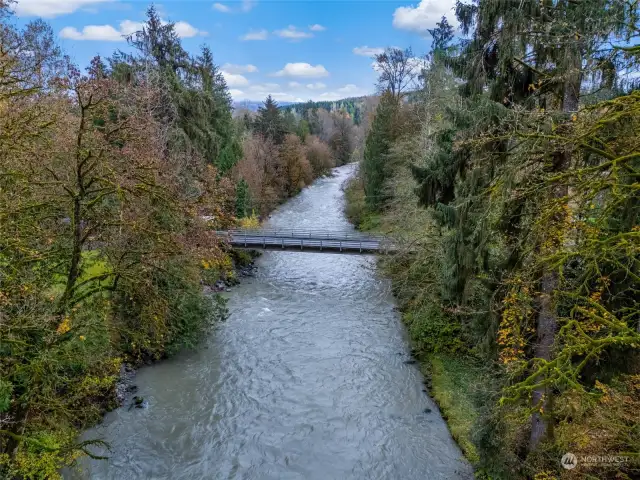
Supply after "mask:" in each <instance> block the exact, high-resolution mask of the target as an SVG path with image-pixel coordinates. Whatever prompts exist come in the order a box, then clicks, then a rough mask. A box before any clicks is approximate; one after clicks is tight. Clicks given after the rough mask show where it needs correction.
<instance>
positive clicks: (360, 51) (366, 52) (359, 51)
mask: <svg viewBox="0 0 640 480" xmlns="http://www.w3.org/2000/svg"><path fill="white" fill-rule="evenodd" d="M353 53H355V54H356V55H362V56H363V57H373V56H374V55H380V54H381V53H384V48H382V47H367V46H366V45H365V46H363V47H356V48H354V49H353Z"/></svg>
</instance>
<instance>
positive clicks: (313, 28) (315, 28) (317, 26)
mask: <svg viewBox="0 0 640 480" xmlns="http://www.w3.org/2000/svg"><path fill="white" fill-rule="evenodd" d="M326 29H327V27H323V26H322V25H320V24H319V23H316V24H315V25H309V30H311V31H312V32H324V31H325V30H326Z"/></svg>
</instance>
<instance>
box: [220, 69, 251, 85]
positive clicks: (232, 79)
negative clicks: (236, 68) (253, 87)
mask: <svg viewBox="0 0 640 480" xmlns="http://www.w3.org/2000/svg"><path fill="white" fill-rule="evenodd" d="M222 76H223V77H224V80H225V81H226V82H227V86H228V87H246V86H247V85H249V80H247V79H246V78H245V77H243V76H242V75H237V74H234V73H229V72H225V71H224V70H223V71H222Z"/></svg>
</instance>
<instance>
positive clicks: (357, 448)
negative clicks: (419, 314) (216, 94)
mask: <svg viewBox="0 0 640 480" xmlns="http://www.w3.org/2000/svg"><path fill="white" fill-rule="evenodd" d="M352 173H353V166H352V165H347V166H345V167H340V168H338V169H335V170H334V176H332V177H328V178H323V179H320V180H318V181H317V182H316V183H314V184H313V185H312V186H310V187H309V188H307V189H306V190H304V191H303V192H302V193H301V194H300V195H299V196H298V197H296V198H294V199H292V200H291V201H289V202H288V203H286V204H285V205H283V206H282V207H281V208H280V209H279V210H278V211H276V212H275V213H274V214H273V215H272V217H271V219H270V220H269V223H270V226H272V227H281V228H285V227H287V228H293V227H295V228H301V229H324V228H326V229H328V230H329V229H330V230H342V229H344V230H347V229H352V228H353V227H351V226H350V225H349V223H348V222H347V220H346V219H345V218H344V216H343V214H342V208H343V201H344V200H343V194H342V190H341V185H342V183H343V182H344V181H345V180H346V179H347V178H348V177H349V176H350V175H351V174H352ZM374 262H375V259H374V258H373V257H370V256H357V255H327V254H321V253H296V252H273V251H271V252H266V253H264V255H263V256H262V257H261V258H260V259H259V260H258V262H257V265H258V273H257V275H256V276H255V277H253V278H250V279H248V280H246V281H244V282H243V283H242V284H241V285H240V286H239V287H237V288H235V289H234V290H233V291H232V292H231V293H229V294H227V295H228V297H229V309H230V312H231V315H230V317H229V319H228V320H227V321H226V322H224V323H222V324H220V325H219V326H218V328H217V329H216V331H215V332H213V333H212V335H211V336H210V338H209V339H208V340H207V342H206V345H205V346H204V347H203V348H201V349H199V350H198V351H196V352H188V353H184V354H181V355H178V356H176V357H174V358H172V359H170V360H168V361H165V362H161V363H159V364H157V365H153V366H150V367H145V368H143V369H142V370H140V371H139V373H138V375H137V377H136V384H137V385H138V394H139V395H141V396H143V397H144V398H145V399H147V400H148V402H149V407H148V408H146V409H135V408H134V409H131V410H128V409H127V408H121V409H118V410H116V411H114V412H111V413H109V414H108V415H107V416H106V418H105V421H104V423H103V424H102V425H100V426H98V427H96V428H94V429H92V430H90V431H88V432H87V433H86V434H85V438H96V437H102V438H104V439H105V440H107V441H108V442H110V443H111V444H112V448H113V450H112V452H111V453H110V459H109V460H108V461H87V462H86V463H85V464H84V465H83V467H84V472H73V473H68V474H67V475H66V476H67V478H91V479H118V480H124V479H139V478H154V479H200V478H203V479H205V478H206V479H226V478H242V479H316V478H317V479H322V480H326V479H346V478H353V479H373V478H375V479H394V480H395V479H403V480H405V479H455V478H460V479H462V478H465V479H466V478H472V474H471V469H470V467H469V465H468V464H467V463H466V462H465V461H464V460H463V459H462V454H461V452H460V450H459V449H458V447H457V446H456V445H455V443H454V442H453V440H452V439H451V437H450V435H449V432H448V430H447V427H446V425H445V423H444V421H443V420H442V418H441V417H440V414H439V413H438V410H437V407H436V406H435V405H434V404H433V402H432V401H431V399H429V398H428V397H427V396H426V395H425V393H423V392H422V378H421V376H420V373H419V372H418V370H417V367H416V366H415V365H411V364H407V363H405V362H406V361H407V360H408V359H409V354H408V347H407V338H406V334H405V332H404V329H403V327H402V325H401V323H400V320H399V318H398V315H397V314H396V313H395V312H394V310H393V299H392V297H391V295H390V293H389V284H388V282H387V281H385V280H384V279H380V278H378V277H377V276H376V275H375V271H374V269H373V267H374Z"/></svg>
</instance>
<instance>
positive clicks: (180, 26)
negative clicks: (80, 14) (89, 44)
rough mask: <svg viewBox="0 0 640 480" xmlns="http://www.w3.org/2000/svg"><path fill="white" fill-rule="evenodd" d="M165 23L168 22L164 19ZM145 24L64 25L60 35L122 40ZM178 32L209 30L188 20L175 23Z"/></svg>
mask: <svg viewBox="0 0 640 480" xmlns="http://www.w3.org/2000/svg"><path fill="white" fill-rule="evenodd" d="M163 23H166V22H165V21H163ZM144 26H145V24H144V23H142V22H134V21H132V20H124V21H122V22H120V28H119V29H116V28H115V27H113V26H111V25H87V26H85V27H83V28H82V31H80V30H78V29H77V28H75V27H64V28H63V29H62V30H60V34H59V35H60V37H61V38H67V39H70V40H94V41H102V42H121V41H123V40H124V39H125V37H126V36H128V35H132V34H134V33H136V32H138V31H140V30H142V28H143V27H144ZM175 31H176V34H177V35H178V36H179V37H180V38H190V37H195V36H196V35H200V36H204V35H207V32H204V31H202V30H198V29H197V28H195V27H194V26H192V25H190V24H188V23H187V22H176V23H175Z"/></svg>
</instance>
